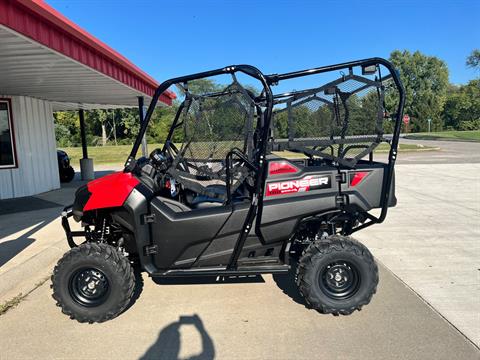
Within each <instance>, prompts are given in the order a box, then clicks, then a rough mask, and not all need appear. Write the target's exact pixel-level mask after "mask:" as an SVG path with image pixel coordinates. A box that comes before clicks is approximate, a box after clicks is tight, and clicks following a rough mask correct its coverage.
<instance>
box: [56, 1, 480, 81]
mask: <svg viewBox="0 0 480 360" xmlns="http://www.w3.org/2000/svg"><path fill="white" fill-rule="evenodd" d="M47 3H48V4H50V5H51V6H53V7H54V8H55V9H56V10H58V11H60V12H61V13H62V14H64V15H65V16H66V17H68V18H69V19H70V20H72V21H74V22H75V23H76V24H78V25H80V26H81V27H82V28H83V29H85V30H86V31H88V32H89V33H91V34H92V35H94V36H95V37H97V38H98V39H100V40H101V41H103V42H105V43H106V44H108V45H109V46H110V47H112V48H113V49H115V50H116V51H118V52H120V53H121V54H122V55H124V56H125V57H127V58H128V59H129V60H131V61H132V62H133V63H134V64H136V65H137V66H139V67H140V68H141V69H142V70H144V71H145V72H147V73H148V74H149V75H151V76H152V77H154V78H155V79H156V80H157V81H160V82H161V81H163V80H166V79H168V78H171V77H175V76H180V75H186V74H190V73H194V72H199V71H204V70H210V69H214V68H220V67H224V66H227V65H232V64H251V65H254V66H256V67H258V68H259V69H261V70H262V71H263V72H264V73H266V74H268V73H282V72H288V71H294V70H300V69H305V68H312V67H318V66H323V65H329V64H335V63H340V62H346V61H351V60H358V59H363V58H368V57H377V56H379V57H385V58H388V56H389V54H390V53H391V52H392V51H393V50H395V49H400V50H404V49H406V50H409V51H412V52H413V51H416V50H419V51H420V52H422V53H424V54H426V55H432V56H437V57H439V58H440V59H442V60H444V61H445V62H446V63H447V66H448V68H449V72H450V81H451V82H452V83H455V84H462V83H466V82H468V81H469V80H470V79H473V78H475V77H477V76H478V72H475V71H474V70H471V69H468V68H467V67H466V66H465V59H466V57H467V56H468V55H469V54H470V53H471V51H472V50H473V49H474V48H480V25H479V24H480V1H479V0H476V1H449V0H447V1H440V0H439V1H421V0H417V1H410V0H408V1H407V0H403V1H399V0H395V1H388V0H387V1H369V0H364V1H326V0H323V1H321V0H318V1H281V0H278V1H249V0H244V1H230V0H223V1H220V0H219V1H212V0H202V1H181V0H178V1H177V0H170V1H168V2H167V1H163V0H162V1H159V0H156V1H155V0H150V1H146V0H136V1H126V0H95V1H94V0H68V1H67V0H61V1H60V0H47Z"/></svg>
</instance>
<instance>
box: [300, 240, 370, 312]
mask: <svg viewBox="0 0 480 360" xmlns="http://www.w3.org/2000/svg"><path fill="white" fill-rule="evenodd" d="M377 284H378V268H377V264H376V263H375V260H374V259H373V256H372V254H371V253H370V251H369V250H368V249H367V248H366V247H365V246H364V245H362V244H361V243H359V242H358V241H355V240H353V239H351V238H349V237H343V236H339V235H334V236H330V237H328V238H327V239H322V240H320V241H317V242H314V243H312V244H311V245H310V246H309V247H308V248H307V249H306V250H305V252H304V254H303V255H302V257H301V259H300V262H299V266H298V268H297V286H298V288H299V290H300V293H301V294H302V296H303V297H304V298H305V300H306V301H307V303H308V304H309V305H310V306H311V307H312V308H314V309H316V310H318V311H320V312H322V313H327V314H334V315H339V314H341V315H349V314H351V313H352V312H353V311H355V310H360V309H361V308H362V306H363V305H366V304H368V303H369V302H370V300H371V298H372V296H373V294H375V292H376V289H377Z"/></svg>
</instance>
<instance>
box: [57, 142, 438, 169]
mask: <svg viewBox="0 0 480 360" xmlns="http://www.w3.org/2000/svg"><path fill="white" fill-rule="evenodd" d="M159 147H162V145H161V144H148V149H149V151H152V150H153V149H156V148H159ZM131 149H132V146H131V145H118V146H92V147H89V148H88V157H89V158H92V159H94V162H95V164H96V165H102V164H103V165H105V164H108V165H113V164H115V165H119V164H123V163H124V162H125V160H127V157H128V155H129V154H130V150H131ZM62 150H64V151H66V152H67V154H68V155H69V156H70V159H71V162H72V164H73V165H74V166H78V164H79V160H80V159H81V157H82V148H81V147H64V148H62ZM389 150H390V146H389V145H388V144H380V145H379V146H378V147H377V149H376V150H375V152H376V153H387V152H388V151H389ZM431 150H438V148H434V147H431V146H423V145H416V144H400V147H399V151H400V152H412V151H413V152H415V151H431ZM276 154H277V155H280V156H284V157H299V154H297V153H289V152H282V153H278V152H277V153H276Z"/></svg>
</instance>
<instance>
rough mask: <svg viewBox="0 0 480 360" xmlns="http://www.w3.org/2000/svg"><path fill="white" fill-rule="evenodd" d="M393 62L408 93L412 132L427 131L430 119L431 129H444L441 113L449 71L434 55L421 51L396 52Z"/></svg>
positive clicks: (391, 58) (406, 105)
mask: <svg viewBox="0 0 480 360" xmlns="http://www.w3.org/2000/svg"><path fill="white" fill-rule="evenodd" d="M390 61H391V62H392V63H393V65H394V66H395V67H396V68H397V69H398V70H399V71H400V77H401V79H402V82H403V85H404V87H405V92H406V101H405V113H406V114H409V115H410V118H411V129H412V130H413V131H427V129H428V120H427V119H431V120H432V130H433V131H435V130H437V131H438V130H442V128H443V118H442V110H443V106H444V104H445V101H446V95H447V88H448V84H449V82H448V68H447V65H446V64H445V62H443V61H442V60H440V59H438V58H437V57H435V56H426V55H423V54H422V53H420V52H419V51H416V52H414V53H413V54H412V53H410V52H409V51H407V50H404V51H399V50H395V51H393V52H392V53H391V54H390Z"/></svg>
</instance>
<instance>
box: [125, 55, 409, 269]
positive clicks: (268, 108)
mask: <svg viewBox="0 0 480 360" xmlns="http://www.w3.org/2000/svg"><path fill="white" fill-rule="evenodd" d="M373 65H374V66H378V65H383V66H384V67H385V68H387V69H388V70H389V72H390V74H391V77H392V78H393V81H394V83H395V85H396V88H397V90H398V93H399V102H398V108H397V111H396V116H395V126H394V131H393V137H392V140H391V143H390V152H389V157H388V166H387V168H386V174H385V176H384V177H383V184H382V190H381V200H380V206H381V213H380V216H378V217H375V216H373V215H371V214H369V213H366V214H365V215H366V216H367V218H368V221H366V222H365V223H363V224H362V225H360V226H357V227H356V228H354V229H352V231H351V232H355V231H358V230H360V229H363V228H366V227H368V226H370V225H372V224H375V223H381V222H383V221H384V220H385V217H386V215H387V210H388V203H389V197H390V191H389V190H390V186H391V183H392V179H393V171H394V165H395V161H396V158H397V148H398V141H399V137H400V130H401V119H402V117H403V107H404V104H405V90H404V88H403V85H402V83H401V80H400V77H399V74H398V73H397V72H396V70H395V68H394V67H393V65H392V64H391V63H390V62H389V61H387V60H385V59H383V58H369V59H363V60H357V61H351V62H345V63H341V64H335V65H329V66H323V67H317V68H313V69H306V70H300V71H294V72H289V73H284V74H271V75H264V74H263V73H262V72H261V71H260V70H259V69H257V68H256V67H253V66H251V65H231V66H227V67H224V68H221V69H216V70H211V71H205V72H200V73H196V74H191V75H187V76H181V77H176V78H172V79H169V80H166V81H164V82H163V83H162V84H160V86H159V87H158V88H157V89H156V91H155V93H154V95H153V97H152V101H151V103H150V106H149V107H148V110H147V113H146V114H145V117H144V120H143V122H142V123H141V126H140V130H139V133H138V135H137V138H136V139H135V143H134V144H133V148H132V151H131V152H130V155H129V157H128V159H127V161H126V162H125V169H124V171H125V172H131V171H132V170H133V169H134V168H135V166H136V160H135V156H136V154H137V152H138V149H139V147H140V145H141V142H142V138H143V136H144V135H145V132H146V130H147V127H148V124H149V122H150V119H151V117H152V114H153V111H154V109H155V107H156V105H157V102H158V99H159V97H160V95H161V94H162V93H163V92H165V91H166V90H167V89H168V88H169V87H170V86H172V85H174V84H179V83H180V84H181V83H186V82H188V81H192V80H197V79H202V78H207V77H212V76H217V75H224V74H232V75H233V74H234V73H236V72H240V73H244V74H246V75H248V76H251V77H253V78H255V79H257V80H259V81H260V82H261V84H262V86H263V92H262V95H261V96H260V97H257V98H256V99H255V100H256V101H261V102H262V104H264V111H263V113H262V116H263V124H262V126H261V127H260V129H259V130H260V132H259V135H260V136H259V137H258V143H257V144H258V150H259V151H258V152H257V153H256V156H255V159H253V163H250V165H251V166H250V167H251V169H252V171H254V173H255V185H254V192H253V196H252V201H251V204H250V207H249V210H248V213H247V216H246V219H245V222H244V225H243V228H242V231H241V233H240V235H239V237H238V240H237V242H236V245H235V249H234V251H233V254H232V256H231V259H230V261H229V265H228V269H229V270H232V269H235V268H236V263H237V260H238V258H239V256H240V253H241V250H242V248H243V245H244V243H245V240H246V238H247V235H248V233H249V232H250V229H251V227H252V224H253V221H254V220H255V217H256V216H257V214H258V216H259V217H260V218H261V213H262V208H263V188H264V184H265V181H266V177H267V167H266V166H263V164H264V162H265V156H266V154H267V151H268V143H269V136H270V128H271V119H272V112H273V105H274V101H275V99H281V98H282V97H285V96H289V95H291V94H292V93H284V94H277V95H275V96H274V95H273V92H272V89H271V86H275V85H277V84H278V83H279V82H280V81H282V80H288V79H293V78H298V77H304V76H309V75H314V74H320V73H325V72H330V71H335V70H344V69H348V70H350V72H351V71H352V69H353V68H354V67H358V66H361V67H369V66H373ZM307 91H308V90H307ZM180 113H181V109H179V111H178V112H177V115H176V116H175V120H174V123H176V122H177V120H178V117H179V114H180ZM173 130H174V126H172V127H171V128H170V132H169V134H168V137H167V141H169V139H170V138H171V136H172V133H173ZM234 155H235V156H239V155H238V152H233V150H232V152H230V153H229V154H228V155H227V159H226V161H227V163H230V162H231V161H232V158H233V156H234ZM227 173H228V170H227ZM227 188H228V186H227ZM228 197H230V194H228ZM228 200H230V199H228ZM260 223H261V219H258V220H257V221H256V224H257V226H256V229H255V232H256V233H257V235H258V236H259V237H260V238H262V237H261V234H260Z"/></svg>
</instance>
